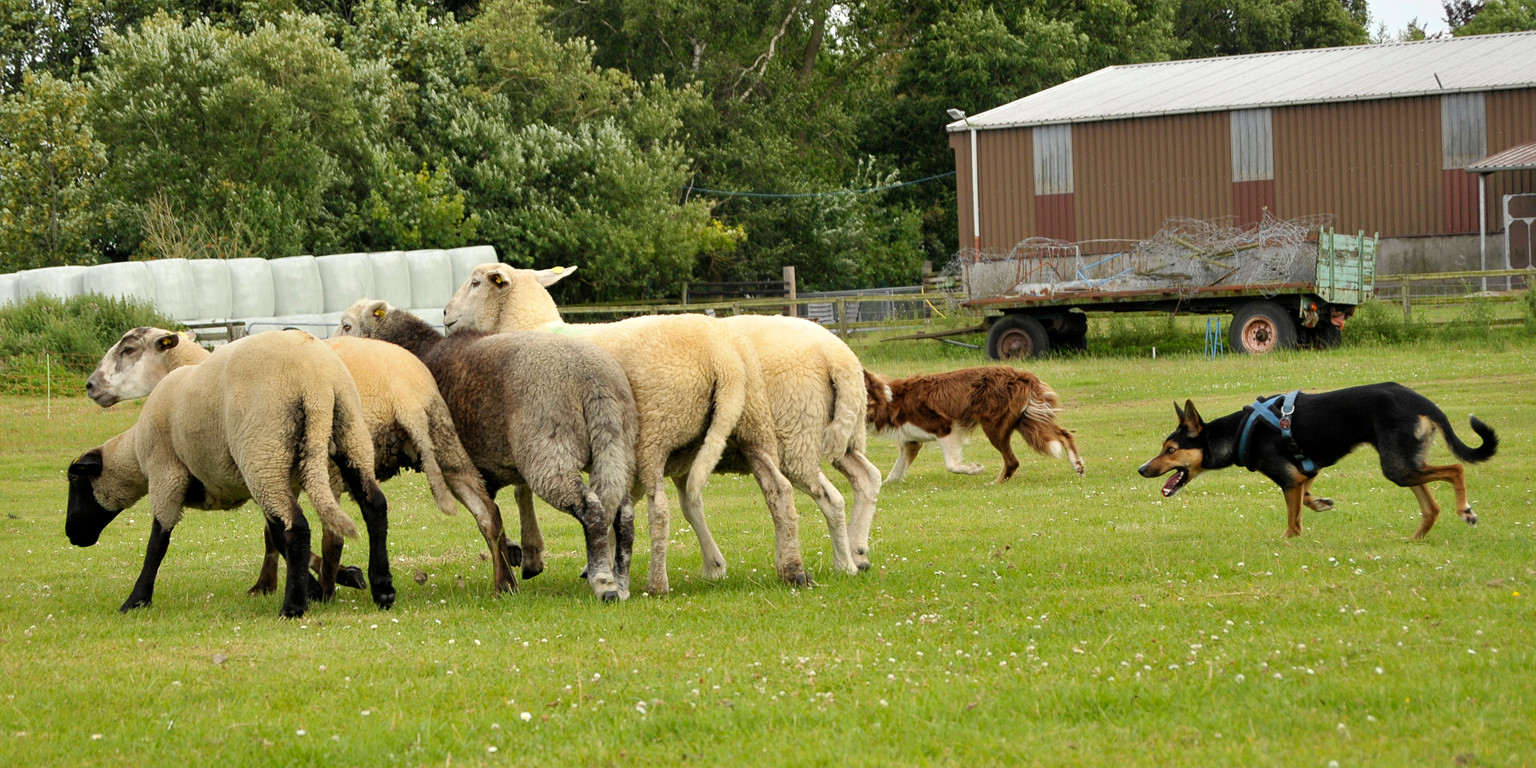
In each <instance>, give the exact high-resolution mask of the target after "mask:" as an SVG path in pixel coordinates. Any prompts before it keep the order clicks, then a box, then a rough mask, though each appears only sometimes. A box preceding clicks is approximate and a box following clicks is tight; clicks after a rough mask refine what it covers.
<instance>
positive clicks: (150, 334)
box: [85, 327, 206, 408]
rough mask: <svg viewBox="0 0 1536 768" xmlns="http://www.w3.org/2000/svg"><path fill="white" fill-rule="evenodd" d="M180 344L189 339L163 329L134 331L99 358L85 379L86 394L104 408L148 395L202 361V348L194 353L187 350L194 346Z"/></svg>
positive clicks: (146, 328) (142, 328)
mask: <svg viewBox="0 0 1536 768" xmlns="http://www.w3.org/2000/svg"><path fill="white" fill-rule="evenodd" d="M183 341H190V337H188V338H186V339H183V334H179V333H176V332H175V331H167V330H165V329H164V328H149V327H140V328H134V329H133V330H131V331H129V332H127V333H125V334H123V337H122V338H120V339H118V340H117V343H116V344H113V345H112V348H111V349H109V350H107V354H105V355H103V356H102V358H101V363H100V364H99V365H97V366H96V370H95V371H94V372H92V373H91V377H90V378H88V379H86V380H85V394H86V395H87V396H89V397H90V398H91V399H92V400H94V401H96V404H97V405H99V406H101V407H103V408H106V407H108V406H111V405H115V404H117V403H120V402H122V401H124V400H132V399H134V398H136V397H144V396H145V395H148V394H149V393H150V391H151V390H153V389H154V388H155V385H156V384H159V383H160V380H161V379H163V378H165V375H166V374H167V373H170V372H171V371H172V370H175V369H176V368H179V367H181V366H182V365H186V364H187V363H191V362H196V361H198V360H199V359H201V356H200V355H198V354H197V352H201V351H202V348H201V347H198V348H197V350H196V352H194V351H193V350H191V349H190V348H191V347H197V345H196V344H190V343H189V344H186V345H183V344H182V342H183ZM178 348H181V349H178ZM203 354H206V353H203Z"/></svg>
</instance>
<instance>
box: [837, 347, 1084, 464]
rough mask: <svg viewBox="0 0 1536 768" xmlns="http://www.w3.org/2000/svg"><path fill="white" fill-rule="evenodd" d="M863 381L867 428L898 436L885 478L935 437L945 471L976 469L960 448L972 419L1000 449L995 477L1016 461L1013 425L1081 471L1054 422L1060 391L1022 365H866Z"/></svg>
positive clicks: (1068, 436)
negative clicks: (919, 371) (904, 371)
mask: <svg viewBox="0 0 1536 768" xmlns="http://www.w3.org/2000/svg"><path fill="white" fill-rule="evenodd" d="M864 385H865V388H866V389H867V390H868V394H869V408H868V424H869V428H870V431H872V432H873V433H875V434H877V435H881V436H883V437H888V438H891V439H893V440H896V441H897V442H899V443H900V444H901V455H900V456H898V457H897V458H896V466H894V467H892V468H891V473H890V475H889V476H887V477H886V478H885V482H887V483H894V482H896V481H897V480H900V479H901V477H902V475H905V474H906V472H907V467H908V466H909V465H911V464H912V461H913V459H916V458H917V452H918V451H919V450H921V449H922V447H923V443H927V442H937V443H938V444H939V449H940V450H941V451H943V452H944V466H945V467H946V468H947V469H948V470H949V471H951V472H957V473H961V474H967V475H977V474H981V471H982V466H981V465H980V464H977V463H975V462H969V463H967V462H966V461H965V457H964V456H963V455H962V450H963V445H964V442H965V437H966V435H967V434H968V433H969V432H970V431H971V430H972V429H975V428H976V427H977V426H978V425H980V426H981V430H982V432H984V433H986V435H987V439H988V440H990V441H992V445H993V447H995V448H997V450H998V452H999V453H1001V454H1002V455H1003V471H1002V472H1001V473H1000V474H998V476H997V480H995V481H994V482H998V483H1002V482H1007V480H1008V478H1010V477H1013V473H1014V470H1017V469H1018V468H1019V460H1018V457H1016V456H1014V454H1013V444H1012V442H1013V433H1014V432H1015V431H1017V432H1018V433H1019V434H1021V435H1023V436H1024V442H1026V443H1028V444H1029V447H1030V448H1033V449H1035V451H1036V452H1037V453H1040V454H1042V455H1046V456H1054V457H1056V458H1058V459H1059V458H1066V459H1067V460H1068V461H1071V462H1072V469H1074V470H1076V471H1077V474H1079V475H1081V474H1083V473H1084V471H1085V469H1084V467H1083V459H1082V457H1080V456H1078V454H1077V442H1076V441H1075V440H1073V439H1072V433H1071V432H1068V431H1067V430H1065V429H1062V428H1061V426H1060V425H1059V424H1057V423H1056V411H1057V410H1058V409H1059V408H1060V407H1061V401H1060V399H1058V398H1057V397H1056V393H1055V392H1053V391H1051V388H1050V387H1049V386H1047V385H1046V383H1045V382H1043V381H1041V380H1040V379H1038V378H1036V377H1035V375H1034V374H1032V373H1029V372H1028V371H1021V370H1019V369H1017V368H1010V367H1008V366H1006V365H992V366H986V367H982V368H965V369H962V370H959V371H951V372H949V373H935V374H929V375H920V376H909V377H907V378H904V379H891V380H887V379H885V378H884V377H881V376H879V375H878V374H873V373H870V372H869V371H867V370H866V371H865V372H864Z"/></svg>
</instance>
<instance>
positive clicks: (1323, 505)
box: [1307, 499, 1333, 512]
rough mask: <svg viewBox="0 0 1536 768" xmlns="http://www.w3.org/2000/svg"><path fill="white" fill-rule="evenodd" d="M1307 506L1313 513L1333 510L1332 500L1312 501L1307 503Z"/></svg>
mask: <svg viewBox="0 0 1536 768" xmlns="http://www.w3.org/2000/svg"><path fill="white" fill-rule="evenodd" d="M1307 506H1309V507H1311V508H1312V511H1314V512H1327V511H1329V510H1332V509H1333V499H1313V500H1311V501H1309V502H1307Z"/></svg>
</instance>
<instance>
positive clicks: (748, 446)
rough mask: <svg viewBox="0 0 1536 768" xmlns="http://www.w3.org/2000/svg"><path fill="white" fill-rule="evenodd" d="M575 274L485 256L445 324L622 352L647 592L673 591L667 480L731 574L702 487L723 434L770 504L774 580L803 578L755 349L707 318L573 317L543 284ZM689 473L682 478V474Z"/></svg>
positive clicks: (716, 568) (706, 548)
mask: <svg viewBox="0 0 1536 768" xmlns="http://www.w3.org/2000/svg"><path fill="white" fill-rule="evenodd" d="M569 273H570V270H539V271H534V270H527V269H514V268H512V267H509V266H507V265H504V264H482V265H480V266H478V267H476V268H475V269H474V271H473V272H471V274H470V277H469V279H468V280H467V281H465V283H464V285H463V286H461V287H460V288H459V290H458V292H456V293H455V294H454V295H453V298H452V299H451V300H450V301H449V302H448V306H447V307H446V308H445V309H444V311H443V321H444V324H445V325H446V326H447V327H448V330H449V333H450V334H454V335H456V334H458V333H459V332H461V331H463V330H476V331H485V332H509V331H545V332H555V333H559V334H572V335H579V336H581V337H582V338H586V339H591V340H592V341H593V342H594V343H596V344H597V345H598V346H600V347H602V348H603V349H604V350H605V351H607V352H608V353H609V354H611V355H613V357H614V359H615V360H618V362H619V365H620V366H621V367H622V368H623V369H624V373H625V375H626V376H628V378H629V383H630V386H631V388H632V389H633V390H634V393H635V404H636V406H637V407H638V408H639V409H640V444H639V447H638V448H637V449H636V465H637V479H638V480H639V482H640V486H641V488H642V489H643V491H644V493H645V495H646V499H647V509H648V513H649V521H650V535H651V563H650V573H649V578H648V580H647V585H646V590H647V591H649V592H650V593H651V594H663V593H665V592H667V591H668V589H669V583H668V579H667V569H666V556H667V543H668V541H669V539H670V533H671V532H670V522H671V521H670V514H669V512H668V510H667V497H666V491H665V489H664V488H663V487H662V478H664V477H668V476H670V477H672V478H673V479H674V482H675V483H676V484H677V485H678V492H679V494H680V495H681V496H682V500H683V503H682V507H683V512H684V515H685V516H686V517H687V519H688V522H689V523H690V524H691V525H692V526H693V529H694V532H695V533H696V534H697V535H698V538H699V548H700V550H701V551H702V554H703V559H704V577H705V578H706V579H716V578H720V577H722V576H724V575H725V557H724V556H723V555H721V554H720V548H719V546H718V545H717V544H716V543H715V540H714V536H713V535H711V534H710V532H709V528H708V526H707V525H706V523H705V521H704V516H703V514H702V510H703V501H702V499H703V495H702V490H703V487H704V483H705V481H706V480H707V479H708V476H709V473H710V472H712V471H713V470H714V468H715V466H716V464H718V463H719V461H720V457H721V455H722V454H723V453H724V451H725V447H726V440H727V439H728V438H729V439H731V440H733V441H734V442H735V444H736V446H737V447H738V448H739V449H740V451H741V454H742V456H743V458H744V459H745V461H746V463H747V465H748V467H749V469H750V471H751V473H752V476H753V478H754V479H755V480H756V481H757V483H758V486H759V487H760V488H761V489H762V491H763V496H764V498H765V499H766V501H767V504H768V512H769V516H770V517H771V518H772V520H773V527H774V543H775V546H774V566H775V569H776V570H777V572H778V574H779V577H780V578H782V579H784V580H785V581H787V582H789V583H791V584H804V583H805V582H806V575H805V568H804V565H803V564H802V562H801V557H800V538H799V531H798V529H797V527H798V520H797V518H796V514H795V507H794V497H793V493H794V490H793V488H792V486H791V485H790V482H789V480H788V479H787V478H785V477H784V474H783V473H782V472H781V471H780V469H779V466H778V439H777V436H776V434H775V433H774V423H773V414H772V411H771V409H770V407H769V404H768V395H767V392H766V389H765V387H764V385H763V382H762V378H761V370H760V367H759V366H760V364H759V362H758V360H757V355H756V353H755V352H754V351H753V350H752V348H751V345H750V344H747V343H746V342H745V340H743V339H742V338H740V337H739V336H736V335H735V334H732V333H731V332H730V331H728V330H727V329H726V328H725V326H722V325H720V324H719V323H718V322H716V321H715V320H714V318H710V317H705V316H703V315H666V316H649V317H636V318H630V319H628V320H621V321H618V322H615V323H601V324H593V325H572V324H566V323H565V322H563V321H562V320H561V319H560V311H559V309H558V308H556V306H555V302H554V299H553V298H551V297H550V295H549V291H548V290H546V288H547V286H549V285H552V284H554V283H555V282H556V281H558V280H560V279H561V278H562V277H564V276H565V275H566V274H569ZM711 416H712V417H713V419H712V420H711ZM676 452H684V455H685V456H686V457H687V458H686V459H685V460H684V461H679V462H674V463H672V464H671V465H669V462H668V460H669V458H670V457H672V456H673V454H674V453H676ZM683 477H686V480H680V478H683ZM845 551H846V550H845ZM850 568H851V566H850Z"/></svg>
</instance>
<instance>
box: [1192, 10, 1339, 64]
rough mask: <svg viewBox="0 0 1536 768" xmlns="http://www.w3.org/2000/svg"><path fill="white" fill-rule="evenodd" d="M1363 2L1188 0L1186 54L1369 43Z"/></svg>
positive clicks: (1229, 53) (1278, 49)
mask: <svg viewBox="0 0 1536 768" xmlns="http://www.w3.org/2000/svg"><path fill="white" fill-rule="evenodd" d="M1367 20H1368V19H1367V16H1366V7H1365V3H1364V2H1360V1H1359V0H1182V2H1181V3H1180V5H1179V12H1178V22H1177V25H1176V30H1177V34H1178V37H1179V38H1180V39H1181V40H1184V41H1185V42H1186V43H1187V48H1186V49H1185V51H1184V56H1183V57H1184V58H1204V57H1208V56H1235V55H1239V54H1245V53H1268V52H1270V51H1291V50H1299V49H1303V48H1325V47H1330V46H1340V45H1361V44H1364V43H1366V42H1369V40H1370V35H1369V34H1368V33H1367V32H1366V26H1365V25H1366V22H1367Z"/></svg>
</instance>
